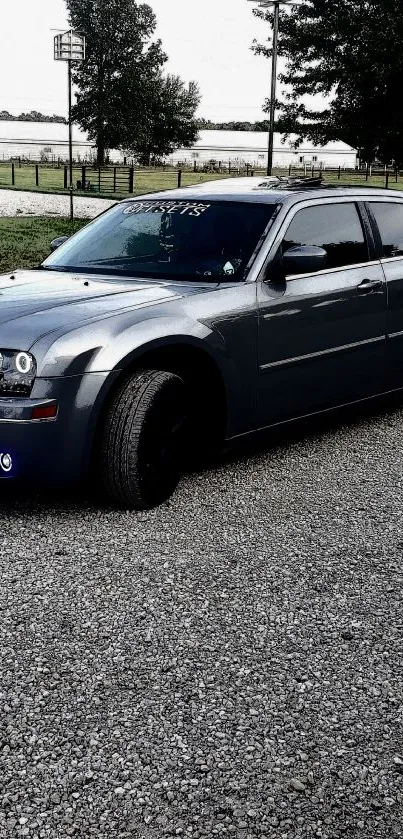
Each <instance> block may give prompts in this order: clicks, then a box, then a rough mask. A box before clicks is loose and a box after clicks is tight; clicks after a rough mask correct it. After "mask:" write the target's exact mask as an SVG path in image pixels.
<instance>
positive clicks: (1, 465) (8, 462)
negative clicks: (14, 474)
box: [0, 452, 13, 475]
mask: <svg viewBox="0 0 403 839" xmlns="http://www.w3.org/2000/svg"><path fill="white" fill-rule="evenodd" d="M12 468H13V458H12V457H11V454H9V453H8V452H0V470H1V472H5V473H6V474H7V475H8V474H9V473H10V472H11V470H12Z"/></svg>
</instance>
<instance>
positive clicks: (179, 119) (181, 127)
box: [121, 75, 200, 163]
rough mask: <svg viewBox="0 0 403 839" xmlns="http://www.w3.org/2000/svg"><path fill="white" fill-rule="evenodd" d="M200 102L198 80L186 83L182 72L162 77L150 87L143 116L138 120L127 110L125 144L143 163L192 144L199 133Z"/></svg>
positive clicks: (125, 148)
mask: <svg viewBox="0 0 403 839" xmlns="http://www.w3.org/2000/svg"><path fill="white" fill-rule="evenodd" d="M129 101H130V100H129ZM199 102H200V95H199V89H198V86H197V84H195V82H190V84H189V85H188V87H186V85H185V84H184V82H183V81H182V80H181V79H180V78H179V76H172V75H168V76H166V77H165V78H164V77H161V78H160V79H159V80H158V83H157V84H154V86H153V88H152V90H150V91H149V96H148V99H147V100H146V102H145V107H144V113H143V115H144V119H142V120H138V118H137V117H136V114H133V111H132V110H130V109H129V110H128V111H127V113H126V115H125V121H124V129H123V131H122V142H121V146H122V148H124V150H125V151H126V152H127V153H128V154H135V155H137V157H138V158H139V160H140V161H141V162H142V163H149V160H150V158H151V157H155V158H160V157H164V156H165V155H167V154H170V153H171V152H172V151H173V150H174V149H175V148H178V147H188V146H191V145H192V143H194V142H195V140H196V137H197V133H198V130H197V128H198V127H197V122H196V121H195V118H194V114H195V111H196V108H197V106H198V104H199Z"/></svg>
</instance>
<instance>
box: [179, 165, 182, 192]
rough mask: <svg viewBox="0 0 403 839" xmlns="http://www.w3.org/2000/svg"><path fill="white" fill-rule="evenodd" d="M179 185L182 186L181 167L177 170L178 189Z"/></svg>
mask: <svg viewBox="0 0 403 839" xmlns="http://www.w3.org/2000/svg"><path fill="white" fill-rule="evenodd" d="M181 186H182V169H179V172H178V189H180V188H181Z"/></svg>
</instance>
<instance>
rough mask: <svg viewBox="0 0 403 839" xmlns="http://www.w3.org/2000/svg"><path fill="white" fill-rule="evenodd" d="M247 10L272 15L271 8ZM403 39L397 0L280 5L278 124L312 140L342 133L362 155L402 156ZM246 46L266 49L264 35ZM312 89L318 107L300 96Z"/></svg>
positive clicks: (268, 52) (402, 19) (401, 8)
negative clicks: (281, 67) (320, 105)
mask: <svg viewBox="0 0 403 839" xmlns="http://www.w3.org/2000/svg"><path fill="white" fill-rule="evenodd" d="M254 14H255V15H256V16H257V17H261V18H263V19H265V20H267V21H268V22H269V23H270V24H272V22H273V18H272V14H271V13H267V12H265V11H262V10H259V9H257V10H255V12H254ZM402 43H403V4H402V2H401V0H302V2H301V3H300V4H299V5H298V6H293V7H288V9H285V8H283V9H282V11H281V17H280V45H279V54H280V55H282V56H283V57H284V58H285V59H286V70H285V72H284V73H283V74H282V75H281V76H280V81H281V82H282V83H283V84H284V85H285V86H286V88H285V91H286V92H285V98H284V99H283V101H282V102H281V103H279V112H280V115H279V118H278V122H277V127H278V130H279V131H282V132H285V133H291V132H295V133H296V134H297V135H298V136H299V138H303V137H306V138H308V139H310V140H312V141H313V142H315V143H318V144H320V143H326V142H329V141H330V140H344V142H346V143H348V144H350V145H351V146H353V147H354V148H358V149H360V150H361V155H362V157H363V159H366V160H367V161H371V160H373V159H374V158H375V157H378V158H379V159H381V160H383V161H384V162H389V161H390V160H391V159H394V160H395V161H396V162H398V163H399V162H402V161H403V143H402V137H403V108H402V107H401V105H400V96H399V94H400V91H401V89H402V86H403V50H402V46H401V45H402ZM253 49H254V50H255V52H256V53H261V54H264V55H267V56H270V55H271V44H270V43H269V44H268V45H267V44H256V43H255V44H254V47H253ZM317 95H321V96H322V97H324V98H325V105H324V107H323V109H320V108H318V109H317V110H315V109H314V108H313V107H310V106H309V105H308V104H306V102H307V99H306V97H311V96H317ZM308 101H309V100H308ZM326 103H328V104H327V106H326ZM266 107H267V104H266Z"/></svg>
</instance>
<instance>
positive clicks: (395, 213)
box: [367, 197, 403, 389]
mask: <svg viewBox="0 0 403 839" xmlns="http://www.w3.org/2000/svg"><path fill="white" fill-rule="evenodd" d="M367 209H368V212H369V215H370V217H371V221H372V223H373V226H374V234H375V238H376V241H377V244H378V246H379V253H380V255H381V257H382V259H381V265H382V268H383V271H384V274H385V278H386V282H387V287H388V315H387V344H386V359H387V387H388V389H394V388H402V387H403V201H402V199H401V198H400V199H399V198H398V197H394V198H392V199H391V198H385V199H383V198H379V197H378V198H377V199H376V200H374V201H368V203H367Z"/></svg>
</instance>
